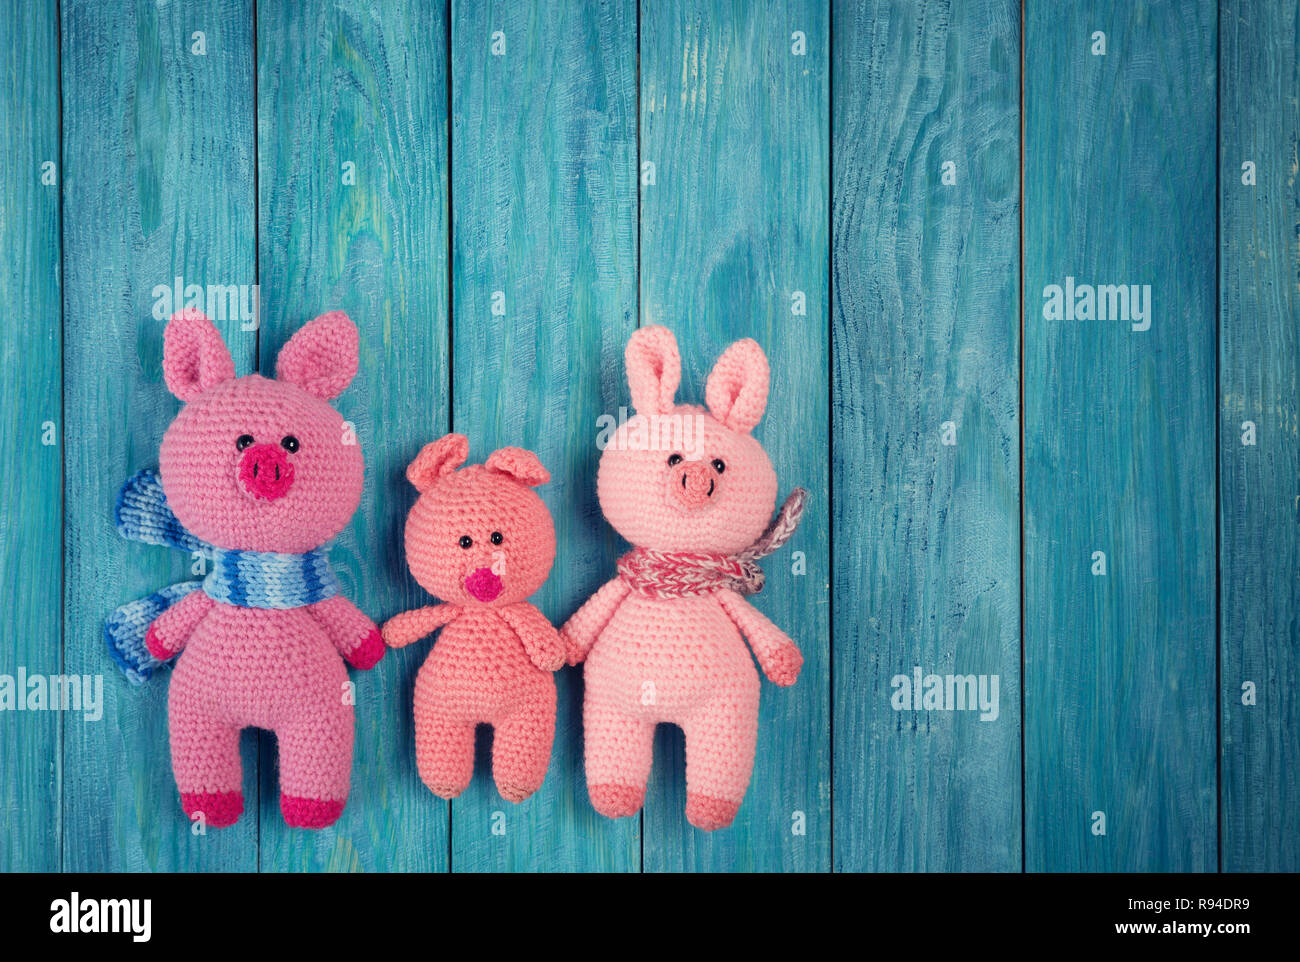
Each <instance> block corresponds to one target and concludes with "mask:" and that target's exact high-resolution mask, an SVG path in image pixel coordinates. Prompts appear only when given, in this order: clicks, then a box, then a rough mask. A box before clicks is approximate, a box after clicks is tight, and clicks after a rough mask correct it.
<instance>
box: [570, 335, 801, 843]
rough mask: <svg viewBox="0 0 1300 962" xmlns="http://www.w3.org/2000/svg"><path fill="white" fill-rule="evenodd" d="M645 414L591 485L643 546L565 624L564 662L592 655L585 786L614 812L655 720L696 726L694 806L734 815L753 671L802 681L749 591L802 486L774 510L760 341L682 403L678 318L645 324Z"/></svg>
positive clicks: (633, 790) (742, 781)
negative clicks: (763, 426) (702, 401)
mask: <svg viewBox="0 0 1300 962" xmlns="http://www.w3.org/2000/svg"><path fill="white" fill-rule="evenodd" d="M626 358H627V377H628V383H629V385H630V387H631V390H632V403H633V405H634V406H635V407H636V412H637V413H636V416H635V417H633V418H631V419H630V420H628V421H627V422H626V423H624V424H623V425H621V426H620V427H619V429H618V430H617V431H616V432H615V433H614V435H613V436H612V438H611V439H610V440H609V442H608V443H607V444H606V446H605V449H604V452H603V453H602V455H601V459H600V469H599V472H598V474H597V478H596V493H597V496H598V497H599V499H600V506H601V510H602V511H603V512H604V514H605V518H606V520H608V521H609V523H610V524H612V525H613V526H614V528H615V529H617V530H618V532H619V533H620V534H621V535H623V537H625V538H626V539H627V540H628V541H630V542H631V543H632V544H633V546H634V549H633V550H632V551H631V552H630V553H628V554H626V555H624V556H623V557H622V558H621V559H620V560H619V563H618V577H616V578H614V579H613V580H612V581H610V582H608V583H606V584H605V585H604V587H602V588H601V589H600V590H599V591H597V592H596V593H595V594H594V595H592V596H591V598H589V599H588V600H587V602H586V604H584V605H583V606H582V608H581V609H579V611H578V612H577V613H576V614H575V615H574V616H573V617H572V618H571V619H569V621H568V623H567V624H566V625H565V626H564V628H563V629H562V630H561V636H562V638H563V639H564V642H565V648H566V656H567V659H568V662H569V664H571V665H576V664H578V663H579V662H582V661H584V660H585V661H586V668H585V684H586V695H585V704H584V706H583V727H584V731H585V740H586V766H587V787H588V791H589V793H590V795H591V803H592V805H593V806H594V807H595V809H596V810H597V811H598V812H600V813H601V814H603V815H607V816H609V817H611V818H618V817H620V816H624V815H632V814H634V813H635V812H636V811H637V810H639V809H640V808H641V804H642V802H643V801H644V798H645V786H646V779H647V777H648V776H649V773H650V764H651V754H652V750H653V740H654V731H655V725H656V724H657V723H659V722H672V723H674V724H676V725H679V726H680V727H681V728H682V729H683V730H684V732H685V734H686V818H687V820H688V821H690V822H691V824H693V825H695V826H697V827H699V828H702V829H706V830H712V829H717V828H723V827H725V826H727V825H730V824H731V822H732V820H733V819H734V818H735V816H736V812H737V810H738V809H739V808H740V803H741V800H742V799H743V798H744V796H745V791H746V789H747V788H748V786H749V777H750V773H751V771H752V769H753V766H754V746H755V743H756V741H757V737H758V700H759V681H758V673H757V672H756V671H755V670H754V663H753V660H752V659H751V658H750V655H749V652H748V651H747V650H746V648H745V643H744V642H743V641H742V640H741V636H742V635H743V636H744V637H745V638H747V639H748V640H749V644H750V646H751V647H752V648H753V650H754V655H755V656H757V658H758V663H759V664H760V665H761V666H762V668H763V673H764V674H765V675H767V677H768V678H769V679H770V680H771V681H773V682H775V683H776V684H778V685H793V684H794V683H795V680H796V679H797V678H798V676H799V669H800V666H801V665H802V664H803V658H802V656H801V655H800V653H799V649H798V648H796V647H795V645H794V643H793V642H792V641H791V640H790V639H789V638H788V637H786V635H785V634H784V633H783V632H782V631H781V630H780V629H779V628H777V627H776V626H775V625H774V624H772V622H770V621H769V620H768V619H767V618H766V617H764V616H763V615H762V614H761V613H760V612H759V611H758V610H757V609H755V608H753V607H751V606H750V604H749V603H748V602H747V601H746V600H745V598H744V596H745V595H748V594H753V593H754V592H757V591H758V590H760V589H761V588H762V585H763V573H762V571H761V569H759V567H758V564H757V559H758V558H760V557H762V556H764V555H766V554H770V553H771V552H772V551H775V550H776V549H777V548H779V547H780V546H781V545H782V544H784V543H785V542H786V541H787V540H788V539H789V538H790V536H791V535H792V534H793V533H794V528H795V525H796V524H797V523H798V520H799V515H800V513H801V512H802V509H803V503H804V499H805V497H806V492H804V491H803V490H802V489H800V488H796V489H795V490H794V492H793V493H792V494H791V496H790V497H789V498H788V499H787V501H786V503H785V504H784V505H783V506H782V509H781V511H780V513H779V515H778V516H777V518H776V520H775V521H773V522H772V523H771V524H769V519H771V518H772V511H773V509H774V508H775V506H776V493H777V482H776V473H775V471H773V469H772V464H771V462H770V461H769V460H768V457H767V454H766V453H765V452H764V451H763V448H762V447H761V446H760V445H759V443H758V442H757V441H756V440H754V438H753V437H752V436H751V435H750V431H751V430H753V428H754V426H755V425H756V424H757V423H758V421H759V419H760V418H761V417H762V416H763V409H764V408H765V407H766V405H767V388H768V367H767V358H766V357H765V356H764V355H763V351H762V349H761V348H760V347H759V346H758V344H756V343H755V342H754V341H752V340H743V341H737V342H736V343H734V344H732V345H731V346H730V347H729V348H727V350H726V352H725V353H723V355H722V357H721V358H719V359H718V362H717V364H716V365H715V366H714V368H713V371H712V373H711V374H710V375H709V379H708V386H707V390H706V400H707V402H708V409H707V411H706V410H705V409H703V408H699V407H695V406H691V405H677V404H675V403H674V396H675V394H676V391H677V385H678V382H679V381H680V379H681V359H680V357H679V356H678V353H677V342H676V340H675V339H674V338H673V335H672V332H671V331H669V330H668V329H667V328H664V327H647V328H642V329H640V330H638V331H637V332H636V333H635V334H633V335H632V338H631V340H630V341H629V342H628V345H627V354H626Z"/></svg>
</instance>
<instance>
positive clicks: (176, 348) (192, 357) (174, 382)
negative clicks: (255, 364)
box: [163, 308, 235, 401]
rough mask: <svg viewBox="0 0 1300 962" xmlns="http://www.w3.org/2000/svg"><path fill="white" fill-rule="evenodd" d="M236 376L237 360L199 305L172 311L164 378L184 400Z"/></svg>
mask: <svg viewBox="0 0 1300 962" xmlns="http://www.w3.org/2000/svg"><path fill="white" fill-rule="evenodd" d="M234 376H235V362H234V361H233V360H231V358H230V352H229V351H228V350H226V342H225V341H223V340H222V339H221V333H220V332H219V331H218V330H217V329H216V327H214V326H213V324H212V322H211V321H209V320H208V319H207V316H206V315H204V313H203V312H202V311H200V310H198V309H196V308H187V309H186V310H183V311H180V312H178V313H176V314H173V315H172V319H171V320H170V321H168V322H167V329H166V330H165V331H164V332H163V379H164V380H165V381H166V382H167V389H168V390H169V391H171V392H172V393H173V394H175V395H176V396H177V397H178V398H180V399H181V400H182V401H192V400H193V399H194V398H196V397H198V396H199V395H200V394H202V393H203V392H204V391H206V390H207V389H208V388H210V387H212V386H213V385H214V384H220V383H221V382H222V381H228V380H230V379H231V378H232V377H234Z"/></svg>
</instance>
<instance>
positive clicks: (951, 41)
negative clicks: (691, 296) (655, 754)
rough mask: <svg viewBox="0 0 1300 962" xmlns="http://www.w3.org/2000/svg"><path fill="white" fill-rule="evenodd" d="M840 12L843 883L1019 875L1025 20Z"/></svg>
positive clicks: (1014, 10)
mask: <svg viewBox="0 0 1300 962" xmlns="http://www.w3.org/2000/svg"><path fill="white" fill-rule="evenodd" d="M833 12H834V15H835V24H834V27H835V31H834V32H835V52H834V57H835V61H834V62H835V90H834V96H833V99H832V102H833V104H834V110H835V116H834V125H833V130H834V156H833V161H834V162H833V170H834V177H835V181H834V216H833V221H832V223H833V244H834V274H833V291H834V302H833V303H834V357H835V370H834V379H833V384H834V394H833V398H834V438H835V458H834V467H833V470H834V476H833V477H834V484H833V487H834V491H835V528H834V530H835V535H834V546H835V547H834V551H835V565H834V571H835V691H834V700H835V716H834V717H835V775H836V778H835V866H836V868H837V869H838V870H842V871H895V872H897V871H972V870H978V871H1019V870H1020V863H1021V853H1020V842H1021V834H1020V775H1021V771H1020V763H1021V760H1020V683H1019V680H1020V414H1019V409H1020V398H1019V386H1020V370H1019V367H1020V362H1019V354H1020V331H1019V328H1020V319H1019V316H1018V311H1017V286H1018V283H1019V266H1020V265H1019V242H1020V225H1019V216H1018V214H1019V206H1020V189H1019V167H1020V150H1019V145H1020V105H1019V98H1020V4H1019V3H1016V2H1014V0H981V2H978V3H965V4H952V3H948V2H931V3H920V4H918V3H912V2H904V0H894V2H887V3H874V2H865V0H863V2H845V3H839V4H836V5H835V7H834V8H833ZM918 668H919V669H920V671H921V675H922V679H923V681H922V685H921V691H916V690H915V685H914V677H915V672H916V670H917V669H918ZM931 675H935V676H939V677H940V678H941V680H942V682H943V684H944V689H943V690H944V693H945V697H944V699H943V700H942V701H939V702H934V703H932V704H931V705H930V707H928V708H927V707H926V704H927V703H926V702H925V701H924V699H923V695H922V692H923V691H924V690H925V686H926V681H925V679H926V678H927V677H928V676H931ZM949 677H954V683H953V688H952V691H953V697H952V699H951V700H949V699H948V698H947V690H948V689H947V684H948V682H947V679H948V678H949ZM972 679H973V683H974V686H975V687H974V689H973V690H974V693H975V695H976V697H975V698H972V699H969V700H967V697H966V695H967V692H968V689H969V684H970V682H971V680H972ZM994 679H996V686H997V687H996V689H995V688H994V687H993V686H994V683H995V682H994ZM981 686H982V688H981ZM959 690H960V693H961V700H960V701H958V699H957V693H958V691H959ZM981 698H982V702H981Z"/></svg>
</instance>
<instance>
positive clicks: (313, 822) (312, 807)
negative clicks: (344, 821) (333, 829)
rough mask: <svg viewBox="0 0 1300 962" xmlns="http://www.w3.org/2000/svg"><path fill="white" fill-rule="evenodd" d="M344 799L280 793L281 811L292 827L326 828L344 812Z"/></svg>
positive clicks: (286, 822) (285, 822) (287, 823)
mask: <svg viewBox="0 0 1300 962" xmlns="http://www.w3.org/2000/svg"><path fill="white" fill-rule="evenodd" d="M343 804H344V799H341V798H340V799H319V798H294V797H293V796H292V795H284V794H281V795H280V813H281V814H282V815H283V816H284V824H286V825H288V826H290V827H291V828H326V827H328V826H330V825H333V824H334V823H335V822H337V821H338V820H339V816H340V815H342V814H343Z"/></svg>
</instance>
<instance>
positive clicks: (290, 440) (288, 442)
mask: <svg viewBox="0 0 1300 962" xmlns="http://www.w3.org/2000/svg"><path fill="white" fill-rule="evenodd" d="M300 446H301V445H299V444H298V439H297V438H295V437H294V436H293V435H292V434H286V435H285V436H284V437H282V438H281V439H280V447H282V448H284V449H285V450H286V451H288V452H289V453H290V454H293V453H294V452H295V451H297V450H298V448H299V447H300ZM713 463H714V464H717V463H718V462H717V461H714V462H713Z"/></svg>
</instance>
